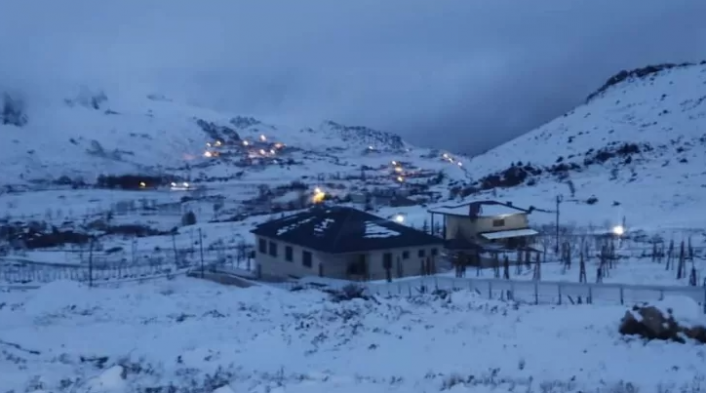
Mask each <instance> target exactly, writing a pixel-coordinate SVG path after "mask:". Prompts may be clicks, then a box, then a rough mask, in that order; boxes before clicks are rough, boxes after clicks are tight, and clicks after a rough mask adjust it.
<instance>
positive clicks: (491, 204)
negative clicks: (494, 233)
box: [429, 201, 527, 217]
mask: <svg viewBox="0 0 706 393" xmlns="http://www.w3.org/2000/svg"><path fill="white" fill-rule="evenodd" d="M429 212H430V213H438V214H444V215H449V216H464V217H469V216H471V215H472V214H471V212H474V214H473V215H474V216H475V217H496V216H507V215H511V214H520V213H527V210H525V209H522V208H519V207H515V206H511V205H509V204H507V203H502V202H496V201H480V202H470V203H466V204H463V205H456V206H442V207H438V208H436V209H429Z"/></svg>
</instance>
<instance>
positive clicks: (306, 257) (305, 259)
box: [302, 251, 311, 267]
mask: <svg viewBox="0 0 706 393" xmlns="http://www.w3.org/2000/svg"><path fill="white" fill-rule="evenodd" d="M302 265H304V266H306V267H311V253H310V252H309V251H302Z"/></svg>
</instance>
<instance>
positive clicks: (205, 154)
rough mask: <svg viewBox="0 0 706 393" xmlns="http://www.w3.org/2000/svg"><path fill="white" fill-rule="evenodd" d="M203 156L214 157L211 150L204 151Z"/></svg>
mask: <svg viewBox="0 0 706 393" xmlns="http://www.w3.org/2000/svg"><path fill="white" fill-rule="evenodd" d="M203 156H204V157H207V158H211V157H213V153H211V152H210V151H207V152H204V153H203Z"/></svg>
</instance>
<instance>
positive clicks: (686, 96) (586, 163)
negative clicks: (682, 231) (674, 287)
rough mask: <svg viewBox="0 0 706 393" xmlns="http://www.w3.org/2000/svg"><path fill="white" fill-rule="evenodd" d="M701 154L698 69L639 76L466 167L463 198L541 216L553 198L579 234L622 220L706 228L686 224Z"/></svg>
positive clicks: (705, 174) (705, 138)
mask: <svg viewBox="0 0 706 393" xmlns="http://www.w3.org/2000/svg"><path fill="white" fill-rule="evenodd" d="M705 151H706V64H705V63H701V64H698V65H679V66H671V65H666V66H654V67H647V68H644V69H639V70H633V71H632V72H622V73H620V74H617V75H616V76H615V77H613V78H611V80H609V82H608V83H606V86H604V87H603V88H601V89H600V90H599V91H598V92H597V93H596V94H594V95H592V96H591V97H590V98H589V100H588V101H587V103H586V104H585V105H582V106H580V107H578V108H576V109H575V110H573V111H571V112H569V113H567V114H565V115H564V116H562V117H559V118H557V119H555V120H553V121H551V122H549V123H548V124H545V125H544V126H542V127H539V128H538V129H536V130H534V131H532V132H530V133H528V134H526V135H523V136H521V137H519V138H517V139H515V140H512V141H510V142H508V143H506V144H504V145H502V146H500V147H497V148H495V149H493V150H491V151H490V152H488V153H486V154H483V155H481V156H478V157H475V158H473V159H472V161H471V164H470V165H471V168H472V174H473V177H474V180H475V181H476V183H475V184H474V185H473V187H472V188H470V189H467V190H465V191H464V192H465V193H472V194H473V198H479V195H483V194H488V195H489V194H494V195H497V198H499V199H500V200H513V201H516V203H518V204H520V203H523V204H530V205H535V206H537V207H545V208H549V209H553V208H554V200H555V197H556V195H558V194H562V195H563V197H564V205H563V206H565V207H564V211H565V215H564V216H563V217H564V218H565V220H567V221H575V222H577V223H579V224H582V225H587V224H589V221H590V222H591V223H592V224H593V225H597V226H598V225H603V224H604V223H606V222H612V223H613V224H615V223H617V222H620V220H622V217H625V218H626V220H627V223H628V225H632V226H633V227H635V226H637V227H641V226H647V227H654V226H664V227H672V228H684V227H694V226H696V227H698V226H703V225H706V218H705V217H704V216H703V215H694V212H695V211H698V208H699V207H700V206H701V204H702V203H703V202H702V201H703V200H705V199H706V154H705ZM572 189H573V191H572ZM592 196H595V198H596V199H592V198H591V197H592ZM537 217H541V215H538V216H537ZM544 219H545V220H546V221H553V220H554V217H553V215H546V216H545V217H544Z"/></svg>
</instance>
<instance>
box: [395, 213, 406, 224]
mask: <svg viewBox="0 0 706 393" xmlns="http://www.w3.org/2000/svg"><path fill="white" fill-rule="evenodd" d="M395 221H396V222H398V223H400V224H402V223H403V222H404V216H403V215H402V214H398V215H396V216H395Z"/></svg>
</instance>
